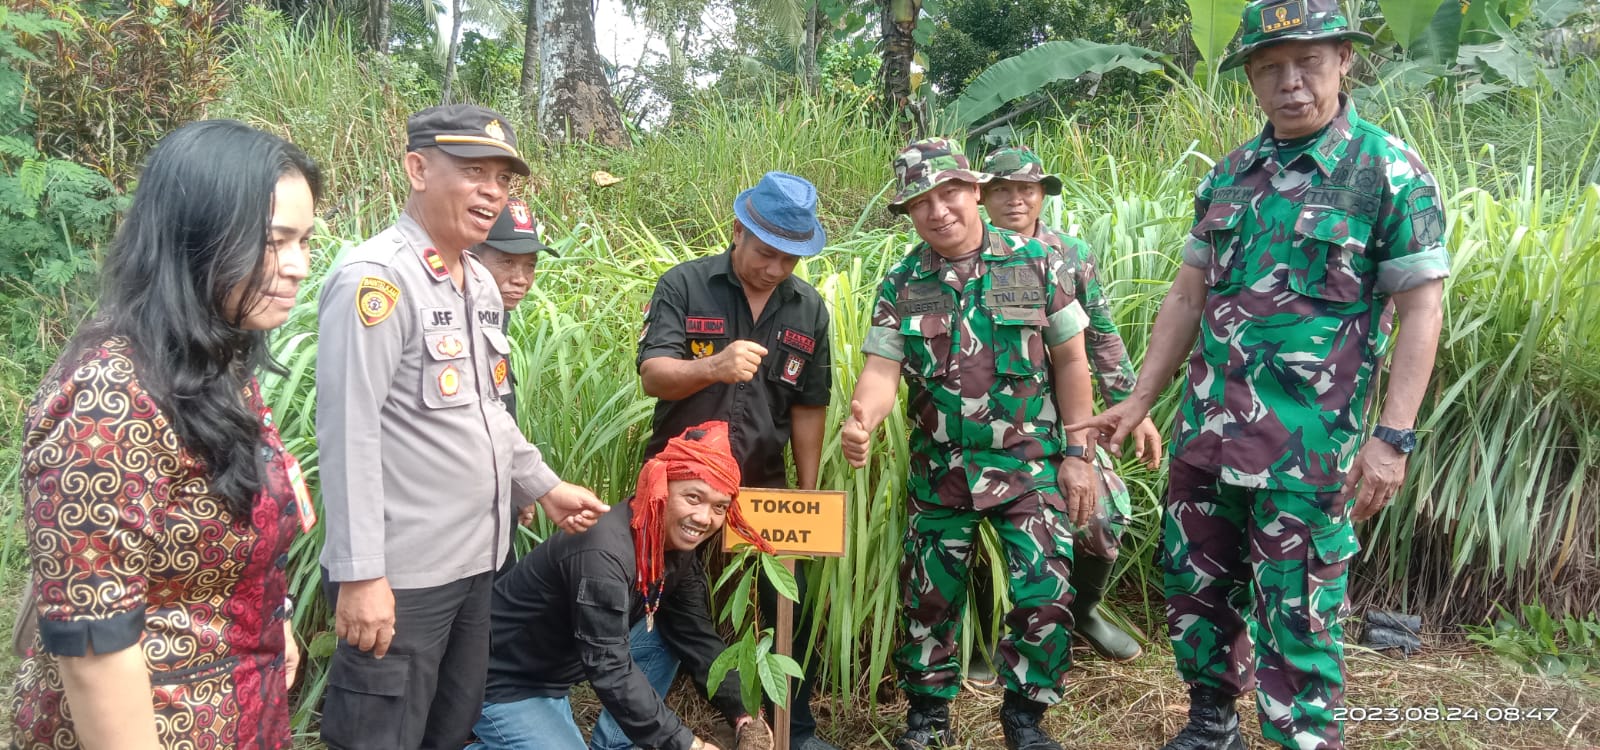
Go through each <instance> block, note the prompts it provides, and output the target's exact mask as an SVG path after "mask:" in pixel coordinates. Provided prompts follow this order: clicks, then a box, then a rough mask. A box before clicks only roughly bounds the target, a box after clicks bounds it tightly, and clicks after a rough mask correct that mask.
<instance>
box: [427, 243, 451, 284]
mask: <svg viewBox="0 0 1600 750" xmlns="http://www.w3.org/2000/svg"><path fill="white" fill-rule="evenodd" d="M422 260H423V261H424V262H426V263H427V264H428V272H429V273H432V274H433V278H434V279H443V278H444V277H446V276H449V275H450V267H449V266H446V265H445V263H444V256H443V255H440V254H439V251H438V250H437V249H435V248H431V247H430V248H428V249H427V250H423V251H422Z"/></svg>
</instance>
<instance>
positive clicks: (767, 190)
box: [733, 172, 828, 258]
mask: <svg viewBox="0 0 1600 750" xmlns="http://www.w3.org/2000/svg"><path fill="white" fill-rule="evenodd" d="M733 215H734V216H737V217H739V223H740V224H743V225H744V228H745V229H746V230H749V231H751V232H754V233H755V235H756V237H759V238H760V239H761V241H762V242H765V243H767V244H768V245H771V246H772V248H773V249H774V250H778V251H780V252H784V253H788V254H790V255H797V256H799V257H802V258H809V257H811V256H813V255H816V254H817V253H819V252H821V251H822V246H823V245H825V244H827V242H828V236H827V233H826V232H824V231H823V229H822V222H820V221H817V189H816V188H815V187H813V186H812V184H811V183H809V182H806V181H805V180H804V179H802V178H800V177H796V176H794V175H792V174H788V173H786V172H768V173H766V174H765V175H763V176H762V177H761V181H760V182H758V183H756V186H755V187H753V188H750V189H749V190H746V191H744V192H742V193H740V194H739V197H737V198H734V199H733Z"/></svg>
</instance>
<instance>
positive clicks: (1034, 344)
mask: <svg viewBox="0 0 1600 750" xmlns="http://www.w3.org/2000/svg"><path fill="white" fill-rule="evenodd" d="M990 316H991V318H990V319H991V320H992V321H993V322H994V329H993V333H992V338H991V339H990V340H991V341H993V342H994V371H995V372H996V373H997V374H1000V375H1008V376H1011V377H1031V376H1033V375H1037V374H1039V373H1041V372H1044V371H1045V369H1046V358H1045V346H1044V327H1045V325H1046V324H1047V320H1046V317H1045V314H1044V308H1042V307H1000V308H996V309H994V310H991V311H990Z"/></svg>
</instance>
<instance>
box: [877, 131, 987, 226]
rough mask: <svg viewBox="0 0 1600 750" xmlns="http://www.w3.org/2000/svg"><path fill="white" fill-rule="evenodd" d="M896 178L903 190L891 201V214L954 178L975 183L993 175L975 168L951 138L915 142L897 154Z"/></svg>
mask: <svg viewBox="0 0 1600 750" xmlns="http://www.w3.org/2000/svg"><path fill="white" fill-rule="evenodd" d="M894 176H895V181H896V182H897V183H898V184H899V185H900V192H898V193H896V194H895V196H894V200H892V201H890V202H889V213H892V214H899V215H904V214H905V212H906V202H907V201H910V200H911V199H912V198H915V197H917V196H919V195H922V194H923V193H926V192H928V191H929V190H932V189H933V188H934V187H936V186H938V185H942V184H944V183H946V182H949V181H951V180H961V181H963V182H970V183H973V184H975V185H982V184H983V183H985V182H988V181H989V175H986V174H983V173H982V172H974V171H972V165H971V164H969V163H968V162H967V157H966V155H965V154H963V153H961V149H960V148H957V147H956V144H955V142H954V141H951V140H950V139H948V138H927V139H924V140H920V141H914V142H912V144H911V145H909V146H906V147H905V149H904V150H902V151H901V152H900V154H899V155H898V156H896V157H894Z"/></svg>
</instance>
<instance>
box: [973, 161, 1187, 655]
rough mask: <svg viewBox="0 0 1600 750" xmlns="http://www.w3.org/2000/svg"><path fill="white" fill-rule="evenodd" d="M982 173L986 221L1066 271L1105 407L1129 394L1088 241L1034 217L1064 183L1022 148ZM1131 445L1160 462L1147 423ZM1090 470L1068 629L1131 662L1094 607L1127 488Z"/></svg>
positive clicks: (1126, 642)
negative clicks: (1092, 492) (1027, 241)
mask: <svg viewBox="0 0 1600 750" xmlns="http://www.w3.org/2000/svg"><path fill="white" fill-rule="evenodd" d="M983 172H984V173H985V174H988V175H989V176H990V177H991V178H992V179H991V180H990V181H989V182H988V183H986V184H985V185H984V186H983V206H984V208H986V209H988V211H989V221H990V222H991V223H992V224H994V225H995V226H997V227H999V228H1001V229H1009V230H1011V231H1013V232H1016V233H1018V234H1021V235H1024V236H1028V237H1032V238H1034V239H1036V240H1038V241H1039V242H1041V243H1043V244H1044V245H1045V247H1048V248H1050V250H1051V251H1052V252H1054V253H1055V254H1057V255H1059V256H1061V262H1062V267H1063V269H1065V271H1066V274H1067V275H1066V276H1065V277H1063V278H1062V280H1061V284H1062V285H1063V286H1070V287H1072V288H1073V290H1074V295H1075V296H1076V297H1077V299H1078V303H1079V304H1081V305H1083V309H1084V312H1086V313H1088V315H1089V327H1088V328H1087V329H1085V330H1084V332H1083V336H1084V344H1085V346H1086V347H1087V348H1088V355H1089V367H1090V369H1091V370H1092V371H1093V372H1094V376H1095V382H1096V385H1098V386H1099V390H1100V398H1101V399H1102V400H1103V401H1104V402H1105V404H1106V405H1107V406H1110V405H1112V404H1117V403H1121V402H1122V401H1123V400H1125V399H1126V398H1127V397H1128V395H1129V394H1131V393H1132V392H1133V384H1134V371H1133V362H1132V361H1131V360H1129V359H1128V350H1127V347H1125V346H1123V344H1122V336H1120V335H1118V333H1117V324H1116V322H1115V321H1114V320H1112V317H1111V303H1110V301H1109V300H1107V299H1106V295H1105V290H1104V289H1102V288H1101V286H1100V278H1099V276H1098V275H1097V274H1096V273H1095V268H1096V266H1097V265H1098V264H1097V263H1096V261H1095V257H1094V251H1093V250H1092V249H1090V248H1089V243H1087V242H1084V241H1083V240H1080V239H1078V238H1076V237H1071V236H1068V235H1063V234H1061V233H1059V232H1057V231H1056V230H1054V229H1052V228H1051V227H1050V226H1049V225H1047V224H1045V223H1044V222H1043V221H1040V219H1039V214H1040V211H1041V209H1043V207H1044V197H1045V196H1046V195H1060V194H1061V178H1059V177H1057V176H1055V175H1053V174H1047V173H1046V172H1045V171H1044V163H1043V162H1041V161H1040V160H1039V157H1038V155H1037V154H1035V153H1033V151H1031V150H1030V149H1028V148H1027V147H1026V146H1013V147H1008V148H1001V149H996V150H994V151H992V152H990V153H989V155H988V156H987V157H985V158H984V160H983ZM1134 446H1135V451H1136V453H1137V454H1138V456H1139V457H1140V458H1142V459H1144V461H1145V463H1146V465H1148V466H1149V467H1150V468H1152V469H1154V468H1156V467H1158V466H1160V465H1161V433H1160V432H1159V431H1157V430H1156V426H1155V423H1153V422H1151V421H1150V420H1149V418H1146V419H1145V420H1144V421H1142V422H1140V423H1139V426H1138V427H1137V428H1135V430H1134ZM1095 469H1096V471H1097V472H1098V474H1099V481H1098V482H1097V487H1098V489H1099V502H1098V503H1097V504H1096V508H1095V514H1094V518H1093V519H1091V520H1090V521H1089V523H1088V525H1087V526H1085V527H1084V528H1083V529H1080V531H1079V536H1078V539H1077V549H1076V551H1077V553H1078V554H1077V556H1076V558H1075V559H1074V561H1073V563H1074V564H1073V566H1072V590H1073V592H1074V597H1073V600H1072V619H1073V632H1074V633H1077V634H1078V635H1079V636H1080V637H1082V638H1083V639H1084V641H1085V642H1087V643H1088V644H1089V645H1090V647H1092V648H1093V649H1094V650H1095V651H1096V652H1097V653H1099V654H1100V655H1101V656H1103V657H1105V658H1107V659H1112V660H1114V661H1131V660H1133V659H1136V658H1138V657H1139V654H1140V653H1141V649H1140V648H1139V642H1138V641H1137V640H1134V638H1133V637H1132V636H1130V635H1128V634H1127V633H1126V632H1123V631H1122V629H1121V628H1118V627H1117V626H1116V625H1113V624H1112V623H1111V622H1110V621H1109V620H1107V619H1105V618H1104V617H1102V616H1100V612H1099V610H1098V608H1097V605H1098V604H1099V603H1100V600H1101V599H1102V597H1103V596H1104V594H1105V588H1106V583H1107V582H1108V581H1109V580H1110V577H1111V564H1112V563H1113V562H1114V561H1116V559H1117V549H1118V547H1119V546H1120V539H1121V536H1122V530H1123V527H1124V526H1125V525H1126V523H1127V519H1128V515H1129V514H1130V513H1131V512H1132V509H1131V503H1130V501H1129V497H1128V488H1127V486H1126V485H1124V484H1123V483H1122V479H1121V478H1120V477H1118V476H1117V475H1116V473H1115V472H1114V471H1112V470H1111V468H1110V462H1109V460H1108V459H1106V458H1105V457H1104V456H1099V457H1097V461H1096V464H1095Z"/></svg>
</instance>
